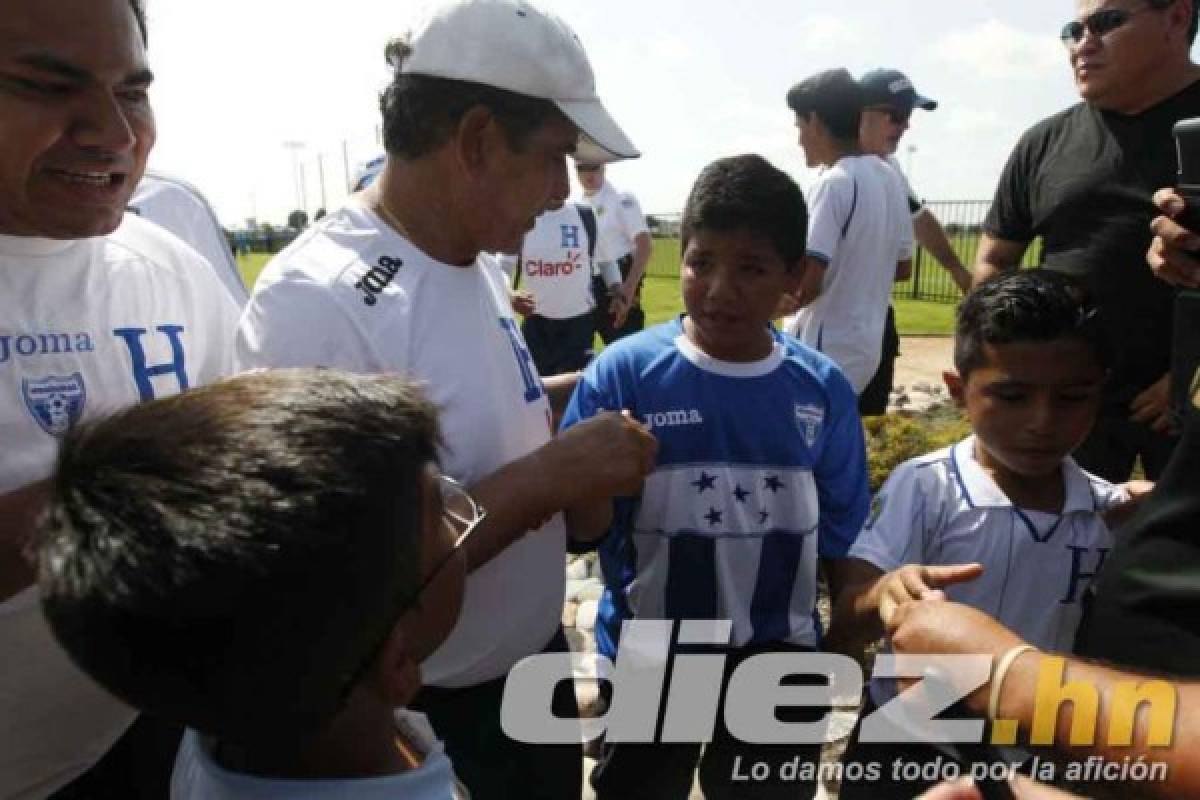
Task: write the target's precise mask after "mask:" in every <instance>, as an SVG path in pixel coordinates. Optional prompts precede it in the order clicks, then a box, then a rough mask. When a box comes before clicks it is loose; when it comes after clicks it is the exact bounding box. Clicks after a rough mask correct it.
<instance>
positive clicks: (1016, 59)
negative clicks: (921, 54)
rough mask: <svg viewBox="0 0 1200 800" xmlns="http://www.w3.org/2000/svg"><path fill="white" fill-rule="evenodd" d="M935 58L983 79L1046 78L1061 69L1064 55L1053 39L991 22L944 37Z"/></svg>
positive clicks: (950, 66) (935, 44)
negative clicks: (1050, 72)
mask: <svg viewBox="0 0 1200 800" xmlns="http://www.w3.org/2000/svg"><path fill="white" fill-rule="evenodd" d="M932 49H933V53H934V55H935V58H936V59H937V60H938V61H940V62H942V63H943V64H944V66H946V67H947V68H948V69H954V70H961V69H964V68H966V69H969V70H971V71H973V72H975V73H976V74H977V75H978V76H979V77H983V78H1007V79H1013V78H1032V79H1039V78H1044V77H1045V75H1046V73H1047V71H1050V70H1062V69H1063V63H1064V59H1065V55H1064V53H1063V48H1062V44H1060V43H1059V41H1058V40H1057V39H1055V38H1054V37H1053V36H1046V35H1044V34H1040V33H1038V34H1035V33H1030V32H1028V31H1023V30H1020V29H1018V28H1014V27H1012V26H1011V25H1007V24H1005V23H1003V22H1000V21H999V20H994V19H992V20H988V21H986V22H983V23H980V24H978V25H975V26H974V27H971V28H966V29H963V30H958V31H952V32H950V33H947V34H945V35H944V36H942V38H941V39H939V40H938V41H937V42H935V43H934V45H933V48H932Z"/></svg>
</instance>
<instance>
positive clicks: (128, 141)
mask: <svg viewBox="0 0 1200 800" xmlns="http://www.w3.org/2000/svg"><path fill="white" fill-rule="evenodd" d="M7 5H8V8H7V9H6V13H4V14H3V15H0V233H2V234H8V235H13V236H44V237H48V238H54V239H80V238H85V237H89V236H98V235H102V234H106V233H110V232H111V231H113V230H114V229H115V228H116V227H117V226H118V225H119V224H120V222H121V217H122V215H123V214H124V212H125V207H126V205H127V204H128V202H129V198H130V195H132V193H133V190H134V188H135V187H136V186H137V183H138V181H139V180H141V177H142V172H143V171H144V170H145V167H146V158H147V156H148V155H149V153H150V148H151V147H152V146H153V144H154V136H155V130H154V116H153V114H152V113H151V110H150V103H149V100H148V98H147V94H146V90H147V88H148V87H149V85H150V81H151V80H152V76H151V74H150V70H149V69H148V67H147V65H146V49H145V43H144V42H143V40H142V34H141V31H140V29H139V27H138V24H137V20H136V18H135V16H134V13H133V9H132V8H131V6H130V3H129V0H9V2H8V4H7ZM64 20H69V21H70V22H69V23H68V22H64Z"/></svg>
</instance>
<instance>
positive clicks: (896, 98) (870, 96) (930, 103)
mask: <svg viewBox="0 0 1200 800" xmlns="http://www.w3.org/2000/svg"><path fill="white" fill-rule="evenodd" d="M858 83H859V85H860V86H862V88H863V100H864V104H865V105H867V106H891V107H893V108H899V109H902V110H904V111H912V110H913V109H914V108H923V109H925V110H926V111H933V110H934V109H935V108H937V102H936V101H934V100H930V99H929V98H928V97H925V96H924V95H920V94H917V90H916V89H915V88H914V87H913V85H912V81H910V80H909V79H908V76H907V75H905V74H904V73H903V72H900V71H899V70H894V69H873V70H871V71H870V72H868V73H866V74H865V75H863V76H862V77H861V78H859V80H858Z"/></svg>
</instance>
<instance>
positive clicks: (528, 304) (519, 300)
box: [508, 289, 537, 317]
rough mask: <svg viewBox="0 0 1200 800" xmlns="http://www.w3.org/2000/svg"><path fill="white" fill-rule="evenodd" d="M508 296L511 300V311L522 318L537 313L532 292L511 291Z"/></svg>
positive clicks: (522, 290)
mask: <svg viewBox="0 0 1200 800" xmlns="http://www.w3.org/2000/svg"><path fill="white" fill-rule="evenodd" d="M508 296H509V299H510V300H512V307H513V311H515V312H516V313H518V314H520V315H521V316H522V317H528V316H529V315H530V314H532V313H533V312H535V311H537V301H536V300H534V299H533V292H531V291H529V290H528V289H520V290H514V291H511V292H509V295H508Z"/></svg>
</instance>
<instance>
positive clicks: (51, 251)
mask: <svg viewBox="0 0 1200 800" xmlns="http://www.w3.org/2000/svg"><path fill="white" fill-rule="evenodd" d="M236 320H237V309H236V307H235V306H234V304H233V302H232V301H231V300H230V299H229V295H228V294H227V292H226V291H225V290H224V288H223V287H222V286H221V285H220V284H219V283H218V282H217V280H216V279H215V277H214V276H213V273H212V269H211V267H210V266H209V265H208V264H206V263H205V262H204V260H203V259H202V258H200V256H198V255H196V253H195V252H194V251H192V250H191V249H190V248H185V247H182V246H181V245H179V243H178V240H176V239H175V237H173V236H171V235H169V234H167V233H165V232H163V231H162V230H161V229H160V228H158V227H157V226H155V225H152V224H151V223H149V222H145V221H143V220H140V219H138V218H137V217H136V216H134V215H127V216H126V217H125V221H124V223H123V224H122V225H121V227H120V228H119V229H118V230H117V231H116V232H115V233H113V234H111V235H109V236H105V237H97V238H91V239H81V240H72V241H59V240H49V239H37V238H29V237H12V236H0V443H3V445H2V446H0V493H6V492H10V491H13V490H15V489H18V488H20V487H22V486H26V485H28V484H30V483H33V482H35V481H39V480H42V479H43V478H46V477H48V476H49V475H50V474H51V473H52V472H53V470H54V461H55V458H56V457H57V453H58V442H59V437H60V436H62V434H63V433H65V432H66V430H67V429H68V427H69V426H70V425H72V424H74V423H76V422H78V421H80V420H87V419H94V418H96V417H99V416H102V415H104V414H106V413H111V412H113V411H116V410H118V409H121V408H125V407H128V406H131V405H134V404H136V403H138V402H139V401H141V400H144V399H148V398H149V397H158V396H166V395H172V394H176V393H178V392H179V391H180V390H181V389H183V388H186V387H187V386H198V385H200V384H204V383H208V382H211V381H213V380H215V379H217V378H220V377H222V376H224V375H227V374H229V373H230V371H231V363H230V361H231V354H232V343H233V332H234V326H235V325H236ZM0 652H2V653H3V654H4V655H3V657H2V658H0V797H4V798H14V797H17V798H24V797H43V796H45V795H46V794H49V793H50V792H52V791H54V790H55V789H56V788H58V787H60V786H63V785H65V784H66V783H68V782H70V781H71V780H72V779H73V778H75V777H76V776H78V775H79V774H81V773H82V772H84V771H85V770H86V769H87V768H88V767H90V766H91V765H92V764H93V763H94V762H95V761H96V760H97V759H99V758H100V756H102V755H103V754H104V752H105V751H106V750H107V749H108V748H109V747H110V746H111V745H112V743H113V742H114V741H115V740H116V739H117V737H118V736H120V734H121V733H122V732H123V731H124V730H125V728H126V727H127V726H128V724H129V723H130V722H131V721H132V720H133V713H134V712H133V711H131V710H130V709H128V708H127V707H125V706H124V705H123V704H121V703H118V702H117V701H116V700H114V699H113V698H112V697H111V696H109V695H108V693H106V692H105V691H103V690H102V689H100V687H98V686H96V685H95V684H94V683H92V681H91V680H90V679H89V678H87V677H86V676H85V675H84V674H83V673H82V672H80V671H79V670H78V669H77V668H76V667H75V666H74V664H73V663H72V662H71V661H70V660H69V659H68V657H67V655H66V653H65V652H63V650H62V649H61V648H60V647H59V646H58V643H57V642H56V641H55V640H54V638H53V636H52V634H51V633H50V630H49V628H48V627H47V625H46V622H45V619H44V617H43V616H42V613H41V608H40V606H39V604H38V596H37V591H36V589H35V588H32V587H31V588H29V589H27V590H26V591H24V592H22V593H21V594H18V595H17V596H16V597H13V598H11V599H9V600H8V601H7V602H5V603H0Z"/></svg>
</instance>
